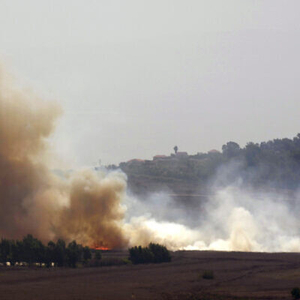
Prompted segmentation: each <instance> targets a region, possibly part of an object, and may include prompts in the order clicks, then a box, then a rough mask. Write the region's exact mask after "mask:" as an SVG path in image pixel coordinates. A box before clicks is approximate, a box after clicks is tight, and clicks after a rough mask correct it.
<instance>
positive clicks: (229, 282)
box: [0, 251, 300, 300]
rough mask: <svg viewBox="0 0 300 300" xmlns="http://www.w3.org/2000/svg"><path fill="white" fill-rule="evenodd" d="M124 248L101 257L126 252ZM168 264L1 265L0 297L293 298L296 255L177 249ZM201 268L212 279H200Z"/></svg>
mask: <svg viewBox="0 0 300 300" xmlns="http://www.w3.org/2000/svg"><path fill="white" fill-rule="evenodd" d="M126 255H127V252H110V253H104V254H103V257H105V256H107V257H115V256H117V257H126ZM172 256H173V260H172V262H171V263H163V264H147V265H122V266H110V267H98V268H77V269H58V268H51V269H50V270H47V269H45V268H35V269H30V268H27V267H23V268H22V267H19V268H16V267H1V268H0V299H5V300H6V299H9V300H10V299H18V300H22V299H24V300H25V299H26V300H27V299H30V300H35V299H45V300H48V299H57V300H59V299H74V300H80V299H89V300H92V299H102V300H105V299H107V300H110V299H117V300H122V299H137V300H138V299H154V300H155V299H162V300H172V299H174V300H177V299H184V300H197V299H205V300H209V299H292V297H291V294H290V292H291V290H292V288H293V287H295V286H300V254H297V253H273V254H272V253H242V252H206V251H203V252H201V251H178V252H175V253H173V254H172ZM205 270H208V271H213V272H214V279H210V280H208V279H203V278H202V274H203V272H204V271H205Z"/></svg>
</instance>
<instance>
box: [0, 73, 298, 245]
mask: <svg viewBox="0 0 300 300" xmlns="http://www.w3.org/2000/svg"><path fill="white" fill-rule="evenodd" d="M60 114H61V109H60V108H59V106H58V105H56V104H53V103H49V102H45V101H42V100H41V99H38V98H37V97H35V96H34V95H32V94H31V93H30V92H28V91H26V92H25V91H22V90H20V89H17V88H16V87H14V85H13V83H12V80H11V79H10V78H9V77H8V76H7V75H6V74H5V73H4V72H3V70H1V69H0V237H6V238H18V239H20V238H22V237H23V236H24V235H26V234H28V233H31V234H33V235H34V236H36V237H38V238H39V239H41V240H43V241H49V240H56V239H58V238H63V239H65V240H66V241H71V240H74V239H75V240H76V241H77V242H79V243H82V244H85V245H89V246H92V247H105V248H126V247H128V246H132V245H139V244H142V245H147V244H148V243H149V242H158V243H162V244H165V245H166V246H167V247H169V248H170V249H173V250H176V249H198V250H229V251H300V239H299V232H300V222H299V217H298V216H299V207H298V206H297V205H296V204H297V201H296V200H297V199H298V198H299V197H298V196H297V194H294V195H293V196H292V197H290V196H288V195H286V194H284V195H281V194H280V193H278V192H277V193H274V192H270V191H269V192H266V191H264V192H258V191H253V190H251V189H249V188H248V189H246V188H245V187H244V186H243V184H241V180H239V179H238V178H239V176H238V173H237V174H235V173H236V172H237V171H236V170H235V169H234V167H232V166H226V167H224V168H223V170H222V169H221V170H220V171H219V173H218V174H217V178H215V181H214V184H212V186H211V188H210V189H208V190H209V194H210V195H208V196H209V198H208V200H207V201H205V203H204V204H202V205H199V206H198V207H197V206H196V207H193V208H192V213H191V210H190V209H189V208H188V207H187V206H186V205H179V204H178V203H177V202H176V201H174V200H173V199H172V198H171V197H170V196H168V195H166V194H163V193H160V194H153V195H152V196H151V197H148V198H147V199H145V200H144V201H140V200H139V199H136V198H134V197H132V196H129V195H128V193H127V188H126V175H125V174H123V173H122V172H112V173H109V172H102V173H101V172H95V171H92V170H82V171H77V172H72V173H71V174H69V175H67V176H61V177H59V176H56V175H55V174H54V173H53V172H52V171H51V169H50V168H49V164H48V159H49V155H50V151H49V145H48V142H47V139H48V138H49V137H50V136H51V134H52V133H53V130H54V129H55V121H56V119H57V118H58V117H59V115H60ZM228 173H230V174H235V175H236V176H233V177H234V178H237V180H236V181H235V182H226V178H229V177H230V176H228Z"/></svg>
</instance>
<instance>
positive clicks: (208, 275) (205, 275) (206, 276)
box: [202, 270, 214, 279]
mask: <svg viewBox="0 0 300 300" xmlns="http://www.w3.org/2000/svg"><path fill="white" fill-rule="evenodd" d="M202 278H203V279H214V272H213V271H211V270H206V271H204V272H203V274H202Z"/></svg>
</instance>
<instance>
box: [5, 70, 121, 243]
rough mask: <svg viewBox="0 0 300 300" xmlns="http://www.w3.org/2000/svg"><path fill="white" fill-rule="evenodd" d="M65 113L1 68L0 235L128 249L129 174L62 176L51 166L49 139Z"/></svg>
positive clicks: (85, 173)
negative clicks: (21, 86)
mask: <svg viewBox="0 0 300 300" xmlns="http://www.w3.org/2000/svg"><path fill="white" fill-rule="evenodd" d="M60 113H61V110H60V108H59V106H58V105H56V104H53V103H50V102H45V101H42V100H41V99H37V98H36V97H35V96H34V95H32V94H31V93H30V92H28V91H22V90H20V89H17V88H16V87H15V86H14V85H13V83H12V80H11V78H9V77H8V75H7V74H5V73H4V72H3V70H2V69H1V70H0V236H2V237H8V238H22V237H23V236H24V235H26V234H28V233H31V234H33V235H35V236H37V237H38V238H40V239H42V240H43V241H48V240H50V239H57V238H65V239H66V240H72V239H76V240H77V241H78V242H81V243H84V244H88V245H91V246H93V245H94V246H97V245H99V246H105V247H123V246H124V245H126V244H127V242H126V238H125V237H124V234H123V232H122V226H121V225H122V224H121V223H122V220H123V217H124V208H123V207H122V206H121V199H122V198H123V197H124V193H125V189H126V180H125V177H124V175H120V174H117V173H115V174H113V175H108V176H104V175H101V174H95V173H94V172H92V171H89V170H85V171H80V172H74V173H73V174H72V175H71V176H70V177H69V178H64V179H62V178H59V177H57V176H55V175H54V174H53V173H52V172H51V171H50V169H49V167H48V164H47V160H48V158H49V157H48V155H49V153H48V152H49V151H48V147H49V145H48V142H47V138H48V137H49V136H50V135H51V133H52V132H53V130H54V128H55V126H54V125H55V121H56V119H57V117H58V116H59V115H60Z"/></svg>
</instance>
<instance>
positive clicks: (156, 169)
mask: <svg viewBox="0 0 300 300" xmlns="http://www.w3.org/2000/svg"><path fill="white" fill-rule="evenodd" d="M109 168H116V166H109ZM118 168H120V169H122V170H123V171H124V172H125V173H126V174H127V176H128V184H129V188H130V189H131V191H132V192H134V193H136V194H145V193H150V192H154V191H161V190H164V191H167V192H169V193H170V194H177V195H182V196H183V197H184V195H185V196H186V197H189V196H191V195H195V194H197V193H199V191H200V192H201V193H203V192H205V189H206V188H207V187H208V186H209V185H210V184H212V183H214V182H215V181H216V180H217V179H216V178H218V177H220V170H222V172H223V173H225V175H224V176H223V178H222V180H221V181H220V180H219V181H220V182H218V184H224V185H228V184H233V183H235V182H236V181H237V180H240V181H241V182H242V183H243V185H245V186H251V187H255V188H266V187H268V188H272V189H274V188H275V189H281V190H282V189H284V190H296V189H297V188H298V186H299V182H300V134H298V135H297V136H296V137H294V138H293V139H288V138H284V139H274V140H272V141H267V142H261V143H260V144H255V143H252V142H249V143H247V145H246V146H245V147H244V148H241V147H240V146H239V145H238V144H237V143H235V142H228V143H227V144H225V145H223V146H222V152H218V151H215V150H214V151H210V152H208V153H197V154H195V155H188V154H187V153H185V152H178V153H177V154H171V155H170V156H165V155H160V156H155V157H154V158H153V160H137V159H133V160H130V161H128V162H123V163H120V165H119V166H118ZM224 170H225V172H224ZM219 179H220V178H219Z"/></svg>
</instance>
